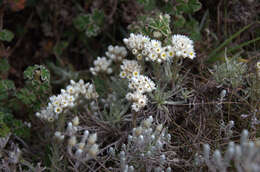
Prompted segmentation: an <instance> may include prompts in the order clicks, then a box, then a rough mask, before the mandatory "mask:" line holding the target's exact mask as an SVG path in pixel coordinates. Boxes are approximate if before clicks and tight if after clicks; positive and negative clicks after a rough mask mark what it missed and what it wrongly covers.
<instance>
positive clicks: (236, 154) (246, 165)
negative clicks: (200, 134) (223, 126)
mask: <svg viewBox="0 0 260 172" xmlns="http://www.w3.org/2000/svg"><path fill="white" fill-rule="evenodd" d="M248 137H249V136H248V131H247V130H244V131H243V132H242V134H241V138H240V144H235V143H234V142H229V144H228V148H227V151H226V152H225V154H224V156H223V157H222V155H221V152H220V150H218V149H217V150H215V151H214V153H213V155H212V158H211V157H210V146H209V145H208V144H204V146H203V160H204V162H205V163H206V164H207V166H208V168H209V170H210V171H217V170H218V171H223V172H226V171H228V167H230V166H233V165H234V166H235V168H236V169H237V171H251V172H257V171H260V165H259V162H260V155H259V151H260V143H259V141H256V142H252V141H249V140H248ZM232 161H233V162H232Z"/></svg>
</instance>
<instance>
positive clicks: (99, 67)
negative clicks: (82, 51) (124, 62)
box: [89, 57, 113, 75]
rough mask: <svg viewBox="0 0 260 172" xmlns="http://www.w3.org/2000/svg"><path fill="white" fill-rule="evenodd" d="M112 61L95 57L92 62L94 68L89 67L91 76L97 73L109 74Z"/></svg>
mask: <svg viewBox="0 0 260 172" xmlns="http://www.w3.org/2000/svg"><path fill="white" fill-rule="evenodd" d="M111 63H112V60H110V59H109V60H108V59H107V58H106V57H97V59H96V60H95V61H94V66H95V67H91V68H90V69H89V70H90V72H91V73H92V74H93V75H97V74H98V73H106V74H111V73H112V71H113V70H112V68H111V67H110V65H111Z"/></svg>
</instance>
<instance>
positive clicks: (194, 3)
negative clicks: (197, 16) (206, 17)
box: [188, 0, 201, 13]
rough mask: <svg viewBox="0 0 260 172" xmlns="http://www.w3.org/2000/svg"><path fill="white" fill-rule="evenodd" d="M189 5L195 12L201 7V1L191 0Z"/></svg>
mask: <svg viewBox="0 0 260 172" xmlns="http://www.w3.org/2000/svg"><path fill="white" fill-rule="evenodd" d="M188 5H189V8H190V10H191V11H192V12H193V13H194V12H196V11H199V10H200V9H201V3H200V2H199V1H198V0H189V2H188Z"/></svg>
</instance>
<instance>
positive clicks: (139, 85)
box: [126, 75, 156, 112]
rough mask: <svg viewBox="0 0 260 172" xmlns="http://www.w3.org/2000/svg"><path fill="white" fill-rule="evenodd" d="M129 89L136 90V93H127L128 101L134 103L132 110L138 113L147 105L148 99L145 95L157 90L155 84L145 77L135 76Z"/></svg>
mask: <svg viewBox="0 0 260 172" xmlns="http://www.w3.org/2000/svg"><path fill="white" fill-rule="evenodd" d="M128 87H129V88H130V89H132V90H134V93H127V94H126V99H127V100H128V101H132V102H133V104H132V109H133V110H134V111H136V112H138V111H139V110H140V109H141V108H143V107H145V106H146V104H147V101H148V98H147V96H146V95H144V93H148V92H152V91H153V90H155V89H156V87H155V83H154V82H153V81H152V80H151V79H150V78H148V77H147V76H143V75H137V76H133V77H132V78H131V79H130V80H129V84H128Z"/></svg>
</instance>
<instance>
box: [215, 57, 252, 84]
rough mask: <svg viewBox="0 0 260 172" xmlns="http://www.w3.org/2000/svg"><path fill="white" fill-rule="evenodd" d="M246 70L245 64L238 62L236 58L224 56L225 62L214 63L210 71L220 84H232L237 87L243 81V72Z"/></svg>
mask: <svg viewBox="0 0 260 172" xmlns="http://www.w3.org/2000/svg"><path fill="white" fill-rule="evenodd" d="M246 71H247V65H246V64H245V63H242V62H239V61H238V60H237V58H232V59H229V58H227V57H226V58H225V62H224V63H222V64H218V65H215V66H214V68H213V70H210V72H211V73H212V74H213V77H214V79H215V81H216V82H217V83H218V84H219V85H220V86H222V85H226V86H232V87H233V88H238V87H239V86H241V85H242V84H243V83H244V78H243V77H244V74H245V73H246Z"/></svg>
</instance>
